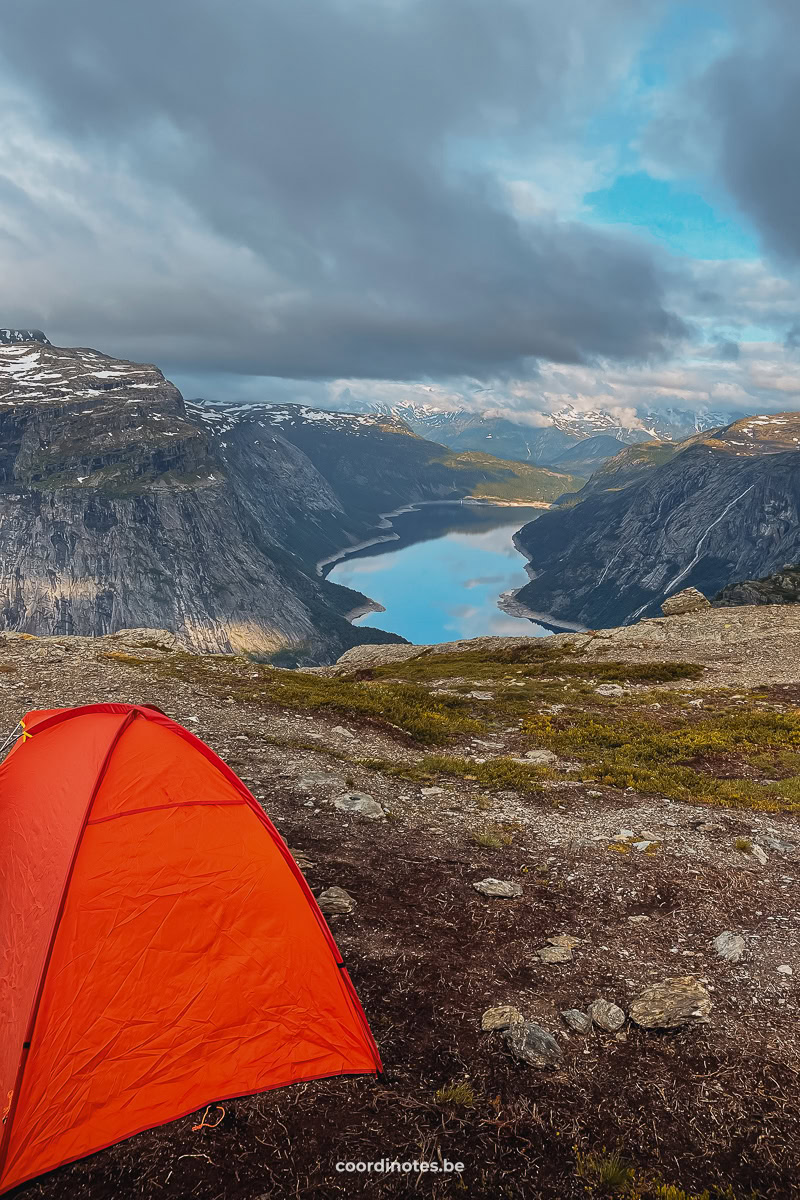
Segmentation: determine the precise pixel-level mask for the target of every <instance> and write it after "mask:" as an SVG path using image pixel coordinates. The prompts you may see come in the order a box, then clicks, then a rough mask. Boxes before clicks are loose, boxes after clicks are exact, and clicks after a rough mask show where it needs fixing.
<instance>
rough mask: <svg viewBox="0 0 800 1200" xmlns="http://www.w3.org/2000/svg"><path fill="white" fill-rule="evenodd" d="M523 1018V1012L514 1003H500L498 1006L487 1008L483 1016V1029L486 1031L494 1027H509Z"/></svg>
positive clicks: (517, 1023)
mask: <svg viewBox="0 0 800 1200" xmlns="http://www.w3.org/2000/svg"><path fill="white" fill-rule="evenodd" d="M523 1020H524V1017H523V1016H522V1013H521V1012H520V1011H519V1009H518V1008H515V1007H514V1005H513V1004H499V1005H498V1006H497V1008H487V1010H486V1012H485V1013H484V1014H483V1016H482V1017H481V1029H483V1030H484V1032H486V1033H488V1032H490V1031H491V1030H494V1029H508V1028H509V1027H510V1026H511V1025H519V1023H520V1022H521V1021H523Z"/></svg>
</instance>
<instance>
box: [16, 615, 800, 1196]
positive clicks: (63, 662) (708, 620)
mask: <svg viewBox="0 0 800 1200" xmlns="http://www.w3.org/2000/svg"><path fill="white" fill-rule="evenodd" d="M778 614H779V615H778ZM419 650H420V648H411V647H390V648H388V650H387V649H386V648H384V649H383V651H380V652H379V651H376V649H375V648H373V647H367V648H362V647H359V648H357V649H356V650H355V651H351V652H349V655H348V656H346V658H345V660H343V661H342V663H341V664H340V666H339V667H338V668H336V669H334V670H332V669H330V668H328V669H323V670H322V671H316V672H303V673H301V672H285V671H280V670H276V669H275V668H270V667H266V666H264V665H260V664H257V663H253V662H250V661H248V660H247V659H244V658H236V657H233V656H206V657H199V656H193V655H189V654H186V653H185V652H183V651H182V650H181V649H180V648H179V647H178V645H177V643H176V642H175V640H174V639H173V638H171V636H170V635H168V634H163V633H154V632H153V631H145V632H143V633H139V634H137V633H135V632H134V633H128V634H120V635H115V636H113V637H107V638H100V639H84V638H66V637H65V638H29V637H25V636H21V635H13V634H5V635H0V727H2V729H3V731H4V732H8V733H10V732H11V730H12V728H13V726H14V724H15V722H16V721H18V720H19V718H20V717H21V716H23V715H24V713H25V712H26V711H27V710H28V709H30V708H49V707H55V706H61V705H77V704H84V703H90V702H94V701H100V700H124V701H130V702H142V703H150V704H155V705H157V706H158V707H160V708H162V709H164V710H165V711H166V712H167V713H169V715H170V716H172V717H174V718H175V719H176V720H178V721H180V722H181V723H183V724H186V725H187V727H189V728H191V729H192V730H194V731H195V732H196V733H198V734H199V736H201V737H202V738H203V739H204V740H206V741H207V742H208V743H209V744H210V745H211V746H212V747H213V748H214V749H215V750H216V751H217V752H218V753H219V754H221V755H222V756H223V757H224V758H225V759H226V760H227V761H228V762H229V763H230V764H231V766H232V767H233V768H234V769H235V770H236V771H237V772H238V773H239V775H240V776H241V777H242V779H243V780H244V781H245V782H246V783H247V784H248V786H249V787H250V789H251V790H252V791H253V793H254V795H255V796H256V798H257V799H258V800H259V802H260V803H262V804H263V805H264V807H265V808H266V809H267V811H268V812H269V814H270V816H271V817H272V818H273V820H274V821H275V823H276V824H277V826H278V828H279V830H280V832H281V833H282V835H283V836H284V837H285V838H286V840H287V842H288V843H289V845H290V847H292V849H293V851H294V853H295V855H296V857H297V858H298V861H299V863H300V865H301V866H302V868H303V869H304V871H305V873H306V875H307V878H308V879H309V882H310V884H311V886H312V888H313V889H314V891H315V892H316V893H317V894H318V895H320V896H322V898H323V900H322V902H323V906H324V907H325V908H326V909H327V910H328V913H329V917H328V919H329V920H330V922H331V926H332V929H333V931H334V936H335V937H336V939H337V941H338V943H339V946H340V948H341V950H342V953H343V956H344V958H345V960H346V962H347V964H348V968H349V970H350V973H351V975H352V977H353V980H354V983H355V985H356V987H357V989H358V991H359V994H360V996H361V999H362V1002H363V1004H364V1007H365V1010H366V1013H367V1016H368V1019H369V1020H370V1023H371V1026H372V1029H373V1032H374V1034H375V1037H376V1039H377V1042H378V1044H379V1047H380V1050H381V1054H382V1056H383V1060H384V1064H385V1067H386V1076H385V1078H384V1079H382V1080H381V1081H378V1082H376V1081H375V1080H373V1079H364V1080H359V1079H355V1080H353V1079H344V1080H332V1081H327V1082H322V1083H317V1084H310V1085H305V1086H302V1087H298V1088H294V1089H291V1090H285V1091H281V1092H275V1093H269V1094H265V1095H262V1096H257V1097H251V1098H248V1099H242V1100H240V1101H236V1102H233V1103H229V1104H226V1105H225V1116H224V1118H223V1119H222V1121H221V1122H220V1124H219V1125H218V1126H217V1127H216V1128H214V1129H203V1130H201V1131H193V1130H192V1126H193V1125H195V1124H197V1120H196V1119H195V1118H187V1119H185V1120H182V1121H178V1122H175V1123H174V1124H172V1125H169V1126H165V1127H162V1128H161V1129H157V1130H154V1131H151V1132H148V1133H145V1134H142V1135H140V1136H138V1137H136V1138H133V1139H130V1140H129V1141H126V1142H124V1143H121V1144H120V1145H118V1146H116V1147H114V1148H112V1149H110V1150H108V1151H105V1152H103V1153H101V1154H98V1155H95V1156H93V1157H91V1158H89V1159H86V1160H84V1161H81V1162H78V1163H76V1164H74V1165H72V1166H70V1167H66V1168H64V1169H62V1170H60V1171H57V1172H54V1173H53V1174H52V1175H50V1176H47V1177H45V1178H43V1179H41V1180H38V1181H35V1182H33V1183H31V1184H29V1185H26V1186H25V1187H23V1188H22V1189H21V1190H20V1194H21V1195H24V1196H26V1197H27V1196H31V1197H33V1196H41V1197H47V1198H50V1200H61V1198H65V1197H70V1200H72V1198H73V1197H75V1198H81V1200H82V1198H91V1200H106V1198H107V1197H108V1198H110V1197H112V1196H113V1197H120V1196H121V1197H128V1196H131V1197H153V1196H163V1197H165V1198H174V1200H178V1198H181V1200H182V1198H183V1197H188V1196H192V1197H198V1198H199V1200H222V1198H225V1200H239V1198H246V1200H261V1198H262V1197H263V1198H266V1197H278V1196H280V1197H284V1196H297V1197H321V1198H323V1200H324V1198H327V1197H337V1196H344V1195H346V1194H349V1195H361V1194H364V1193H365V1192H366V1191H371V1190H373V1189H374V1190H378V1187H379V1188H380V1190H381V1192H382V1193H383V1194H384V1195H387V1196H401V1195H403V1196H405V1195H411V1194H412V1193H413V1194H415V1195H416V1194H428V1195H433V1196H449V1195H451V1194H452V1195H469V1196H471V1197H473V1196H474V1197H486V1198H489V1197H491V1198H492V1200H495V1198H497V1197H544V1198H553V1200H555V1198H562V1197H563V1198H567V1200H569V1198H572V1197H586V1196H590V1197H594V1196H598V1197H599V1196H630V1197H639V1198H640V1200H651V1198H652V1200H656V1198H661V1200H691V1198H697V1197H703V1196H706V1197H709V1198H719V1200H722V1198H723V1197H724V1198H726V1200H731V1198H735V1200H743V1198H745V1197H748V1198H749V1197H752V1196H758V1197H775V1198H777V1197H781V1198H783V1197H789V1196H792V1195H794V1194H798V1192H797V1173H796V1164H797V1161H798V1156H799V1153H800V1086H798V1085H799V1084H800V1078H799V1076H800V1051H798V1045H797V1028H798V1014H799V1007H800V1006H799V1005H798V991H797V984H798V980H799V979H800V939H799V938H798V927H799V926H800V917H799V916H798V911H797V908H798V895H800V890H799V888H798V881H799V880H800V708H798V704H799V703H800V653H798V651H799V650H800V610H793V609H791V608H786V607H782V608H780V609H774V610H770V609H766V608H758V609H743V608H739V609H736V610H734V611H731V610H707V611H705V612H700V613H691V614H686V615H684V616H677V617H671V618H668V619H664V620H663V621H662V620H656V621H648V622H644V623H642V624H641V625H639V626H635V627H631V628H627V629H623V630H608V631H602V632H601V633H600V634H589V635H565V636H564V637H561V638H553V639H548V641H547V644H546V645H545V644H543V643H540V642H539V643H537V644H536V645H533V644H532V642H531V641H527V640H524V639H515V640H512V639H482V640H480V641H478V642H476V643H471V644H463V643H457V644H455V645H453V646H450V647H436V648H435V649H434V650H432V651H430V652H427V653H417V652H418V651H419ZM664 664H666V665H664ZM687 664H690V665H687ZM691 664H698V665H697V666H696V667H694V666H692V665H691ZM334 672H335V673H334ZM486 881H499V884H500V886H498V885H497V882H495V883H492V882H488V883H487V882H486ZM476 885H481V886H480V887H477V886H476ZM331 888H339V889H342V890H343V891H344V892H345V893H346V895H345V896H344V897H342V896H341V895H340V894H339V893H336V892H334V894H333V896H330V895H327V896H326V893H327V892H328V889H331ZM497 893H506V894H497ZM723 935H725V936H723ZM675 979H682V980H685V981H686V982H684V983H681V984H677V985H676V984H674V983H672V984H670V985H669V987H668V997H667V998H668V999H670V997H671V1005H672V1008H673V1009H674V1012H671V1013H666V1014H665V1013H663V1012H661V1013H660V1014H658V1013H656V1015H655V1016H654V1015H653V1009H654V1004H655V1007H656V1008H657V1007H658V1002H659V999H660V996H659V993H658V992H656V994H655V996H654V995H653V994H652V993H648V989H651V988H653V987H654V986H656V987H657V988H658V987H660V985H663V984H665V983H666V982H667V981H674V980H675ZM643 994H644V1001H642V999H641V998H642V996H643ZM676 997H677V998H676ZM600 1001H603V1002H607V1003H598V1002H600ZM499 1006H505V1007H507V1008H509V1009H510V1010H511V1011H509V1012H506V1013H501V1014H493V1015H492V1014H489V1015H487V1013H488V1010H491V1009H495V1008H497V1007H499ZM668 1007H669V1006H668ZM565 1014H569V1015H567V1016H565ZM633 1018H636V1019H633ZM522 1022H524V1023H522ZM653 1022H655V1023H653ZM492 1025H494V1026H500V1027H501V1028H494V1029H490V1028H483V1026H492ZM665 1026H667V1027H665ZM546 1035H549V1036H546ZM383 1158H388V1159H399V1160H414V1159H426V1160H433V1161H440V1162H441V1161H442V1160H443V1159H449V1160H450V1161H451V1162H455V1161H460V1162H462V1163H463V1164H464V1170H463V1172H462V1173H460V1174H455V1173H453V1174H450V1175H448V1176H445V1175H444V1174H442V1173H439V1174H437V1175H432V1174H428V1175H427V1176H426V1177H425V1178H422V1176H421V1175H414V1174H412V1175H411V1176H400V1175H396V1174H395V1175H391V1176H389V1177H386V1178H384V1179H383V1180H382V1181H381V1183H380V1185H376V1184H374V1183H373V1184H372V1185H371V1186H370V1185H368V1184H365V1183H363V1182H361V1180H360V1179H359V1178H357V1177H355V1176H353V1175H348V1174H346V1173H341V1172H337V1171H336V1163H337V1162H339V1161H342V1160H362V1161H375V1160H379V1159H383Z"/></svg>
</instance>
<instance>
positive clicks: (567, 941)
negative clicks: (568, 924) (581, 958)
mask: <svg viewBox="0 0 800 1200" xmlns="http://www.w3.org/2000/svg"><path fill="white" fill-rule="evenodd" d="M547 941H548V942H549V944H550V945H551V946H565V947H566V949H567V950H572V949H573V947H575V946H580V944H581V939H580V938H576V937H573V936H572V934H571V933H555V934H553V936H552V937H549V938H548V939H547Z"/></svg>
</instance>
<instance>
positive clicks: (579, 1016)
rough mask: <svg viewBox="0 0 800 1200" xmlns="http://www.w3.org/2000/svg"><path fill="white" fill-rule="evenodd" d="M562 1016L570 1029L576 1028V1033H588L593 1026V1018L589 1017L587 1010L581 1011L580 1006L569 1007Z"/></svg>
mask: <svg viewBox="0 0 800 1200" xmlns="http://www.w3.org/2000/svg"><path fill="white" fill-rule="evenodd" d="M561 1017H562V1019H563V1021H564V1023H565V1024H566V1025H569V1027H570V1029H574V1031H575V1033H588V1032H589V1030H590V1029H591V1028H592V1018H591V1017H588V1016H587V1015H586V1013H585V1012H581V1010H580V1009H579V1008H567V1009H565V1010H564V1012H562V1014H561Z"/></svg>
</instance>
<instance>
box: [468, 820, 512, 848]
mask: <svg viewBox="0 0 800 1200" xmlns="http://www.w3.org/2000/svg"><path fill="white" fill-rule="evenodd" d="M470 836H471V837H472V840H473V842H475V844H476V846H483V848H484V849H485V850H503V849H505V847H507V846H510V845H511V844H512V843H513V841H514V833H513V831H512V830H510V829H508V828H507V827H506V826H504V825H485V826H484V827H483V829H477V830H476V831H475V832H474V833H473V834H471V835H470Z"/></svg>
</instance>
